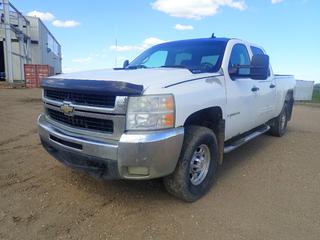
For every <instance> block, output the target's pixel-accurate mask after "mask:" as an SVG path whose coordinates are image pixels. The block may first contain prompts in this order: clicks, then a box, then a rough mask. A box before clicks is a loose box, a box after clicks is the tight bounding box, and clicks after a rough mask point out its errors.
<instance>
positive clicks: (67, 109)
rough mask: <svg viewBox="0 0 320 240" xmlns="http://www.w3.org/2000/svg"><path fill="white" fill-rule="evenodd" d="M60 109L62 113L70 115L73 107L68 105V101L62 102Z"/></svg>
mask: <svg viewBox="0 0 320 240" xmlns="http://www.w3.org/2000/svg"><path fill="white" fill-rule="evenodd" d="M60 109H61V111H62V112H63V113H64V115H67V116H70V115H71V114H72V113H73V110H74V107H72V106H70V103H63V104H62V105H61V107H60Z"/></svg>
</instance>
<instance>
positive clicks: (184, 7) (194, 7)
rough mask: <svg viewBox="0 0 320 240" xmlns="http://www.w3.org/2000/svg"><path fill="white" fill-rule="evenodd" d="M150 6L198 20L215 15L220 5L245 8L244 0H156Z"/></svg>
mask: <svg viewBox="0 0 320 240" xmlns="http://www.w3.org/2000/svg"><path fill="white" fill-rule="evenodd" d="M151 6H152V8H153V9H156V10H159V11H161V12H164V13H166V14H168V15H170V16H173V17H181V18H189V19H198V20H199V19H201V18H203V17H207V16H212V15H215V14H216V13H217V12H218V11H219V9H220V7H222V6H227V7H231V8H235V9H238V10H241V11H243V10H245V9H246V8H247V6H246V4H245V1H244V0H183V1H182V0H156V1H155V2H153V3H152V4H151Z"/></svg>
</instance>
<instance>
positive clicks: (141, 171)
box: [128, 167, 149, 175]
mask: <svg viewBox="0 0 320 240" xmlns="http://www.w3.org/2000/svg"><path fill="white" fill-rule="evenodd" d="M128 173H129V174H131V175H149V168H147V167H128Z"/></svg>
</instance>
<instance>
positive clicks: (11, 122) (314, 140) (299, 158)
mask: <svg viewBox="0 0 320 240" xmlns="http://www.w3.org/2000/svg"><path fill="white" fill-rule="evenodd" d="M0 109H1V110H0V122H1V125H0V133H1V136H0V239H237V240H239V239H253V240H257V239H290V240H292V239H320V108H317V107H308V106H296V107H295V109H294V116H293V119H294V120H293V121H292V122H290V124H289V129H288V133H287V135H285V136H284V137H283V138H274V137H270V136H261V137H259V138H258V139H256V140H254V141H253V142H251V143H250V144H247V145H245V146H243V147H241V148H239V149H238V150H236V151H234V152H232V153H230V154H229V155H226V156H225V163H224V165H223V166H222V167H220V169H219V171H218V176H217V180H216V183H215V185H214V187H213V188H212V189H211V191H210V192H209V193H208V194H207V195H206V196H205V197H204V198H202V199H201V200H199V201H197V202H195V203H192V204H188V203H184V202H182V201H179V200H177V199H175V198H173V197H171V196H170V195H168V194H167V193H166V192H165V190H164V188H163V187H162V185H161V181H159V180H155V181H144V182H129V181H99V180H95V179H93V178H91V177H88V176H86V175H85V174H82V173H78V172H75V171H72V170H70V169H69V168H66V167H64V166H63V165H61V164H59V163H58V162H56V161H55V160H54V159H53V158H52V157H50V156H49V155H48V154H47V153H46V152H45V151H44V150H43V149H42V147H41V146H40V143H39V139H38V136H37V130H36V117H37V114H38V113H39V112H40V111H41V109H42V107H41V102H40V91H39V90H38V89H32V90H30V89H29V90H26V89H15V90H14V89H7V90H5V89H0Z"/></svg>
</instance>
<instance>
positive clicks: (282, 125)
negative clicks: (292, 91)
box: [269, 103, 288, 137]
mask: <svg viewBox="0 0 320 240" xmlns="http://www.w3.org/2000/svg"><path fill="white" fill-rule="evenodd" d="M287 125H288V104H287V103H284V105H283V108H282V111H281V113H280V114H279V116H278V117H276V118H275V119H274V120H273V123H272V124H271V126H270V130H269V133H270V135H272V136H276V137H282V136H283V135H284V134H285V133H286V131H287Z"/></svg>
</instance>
